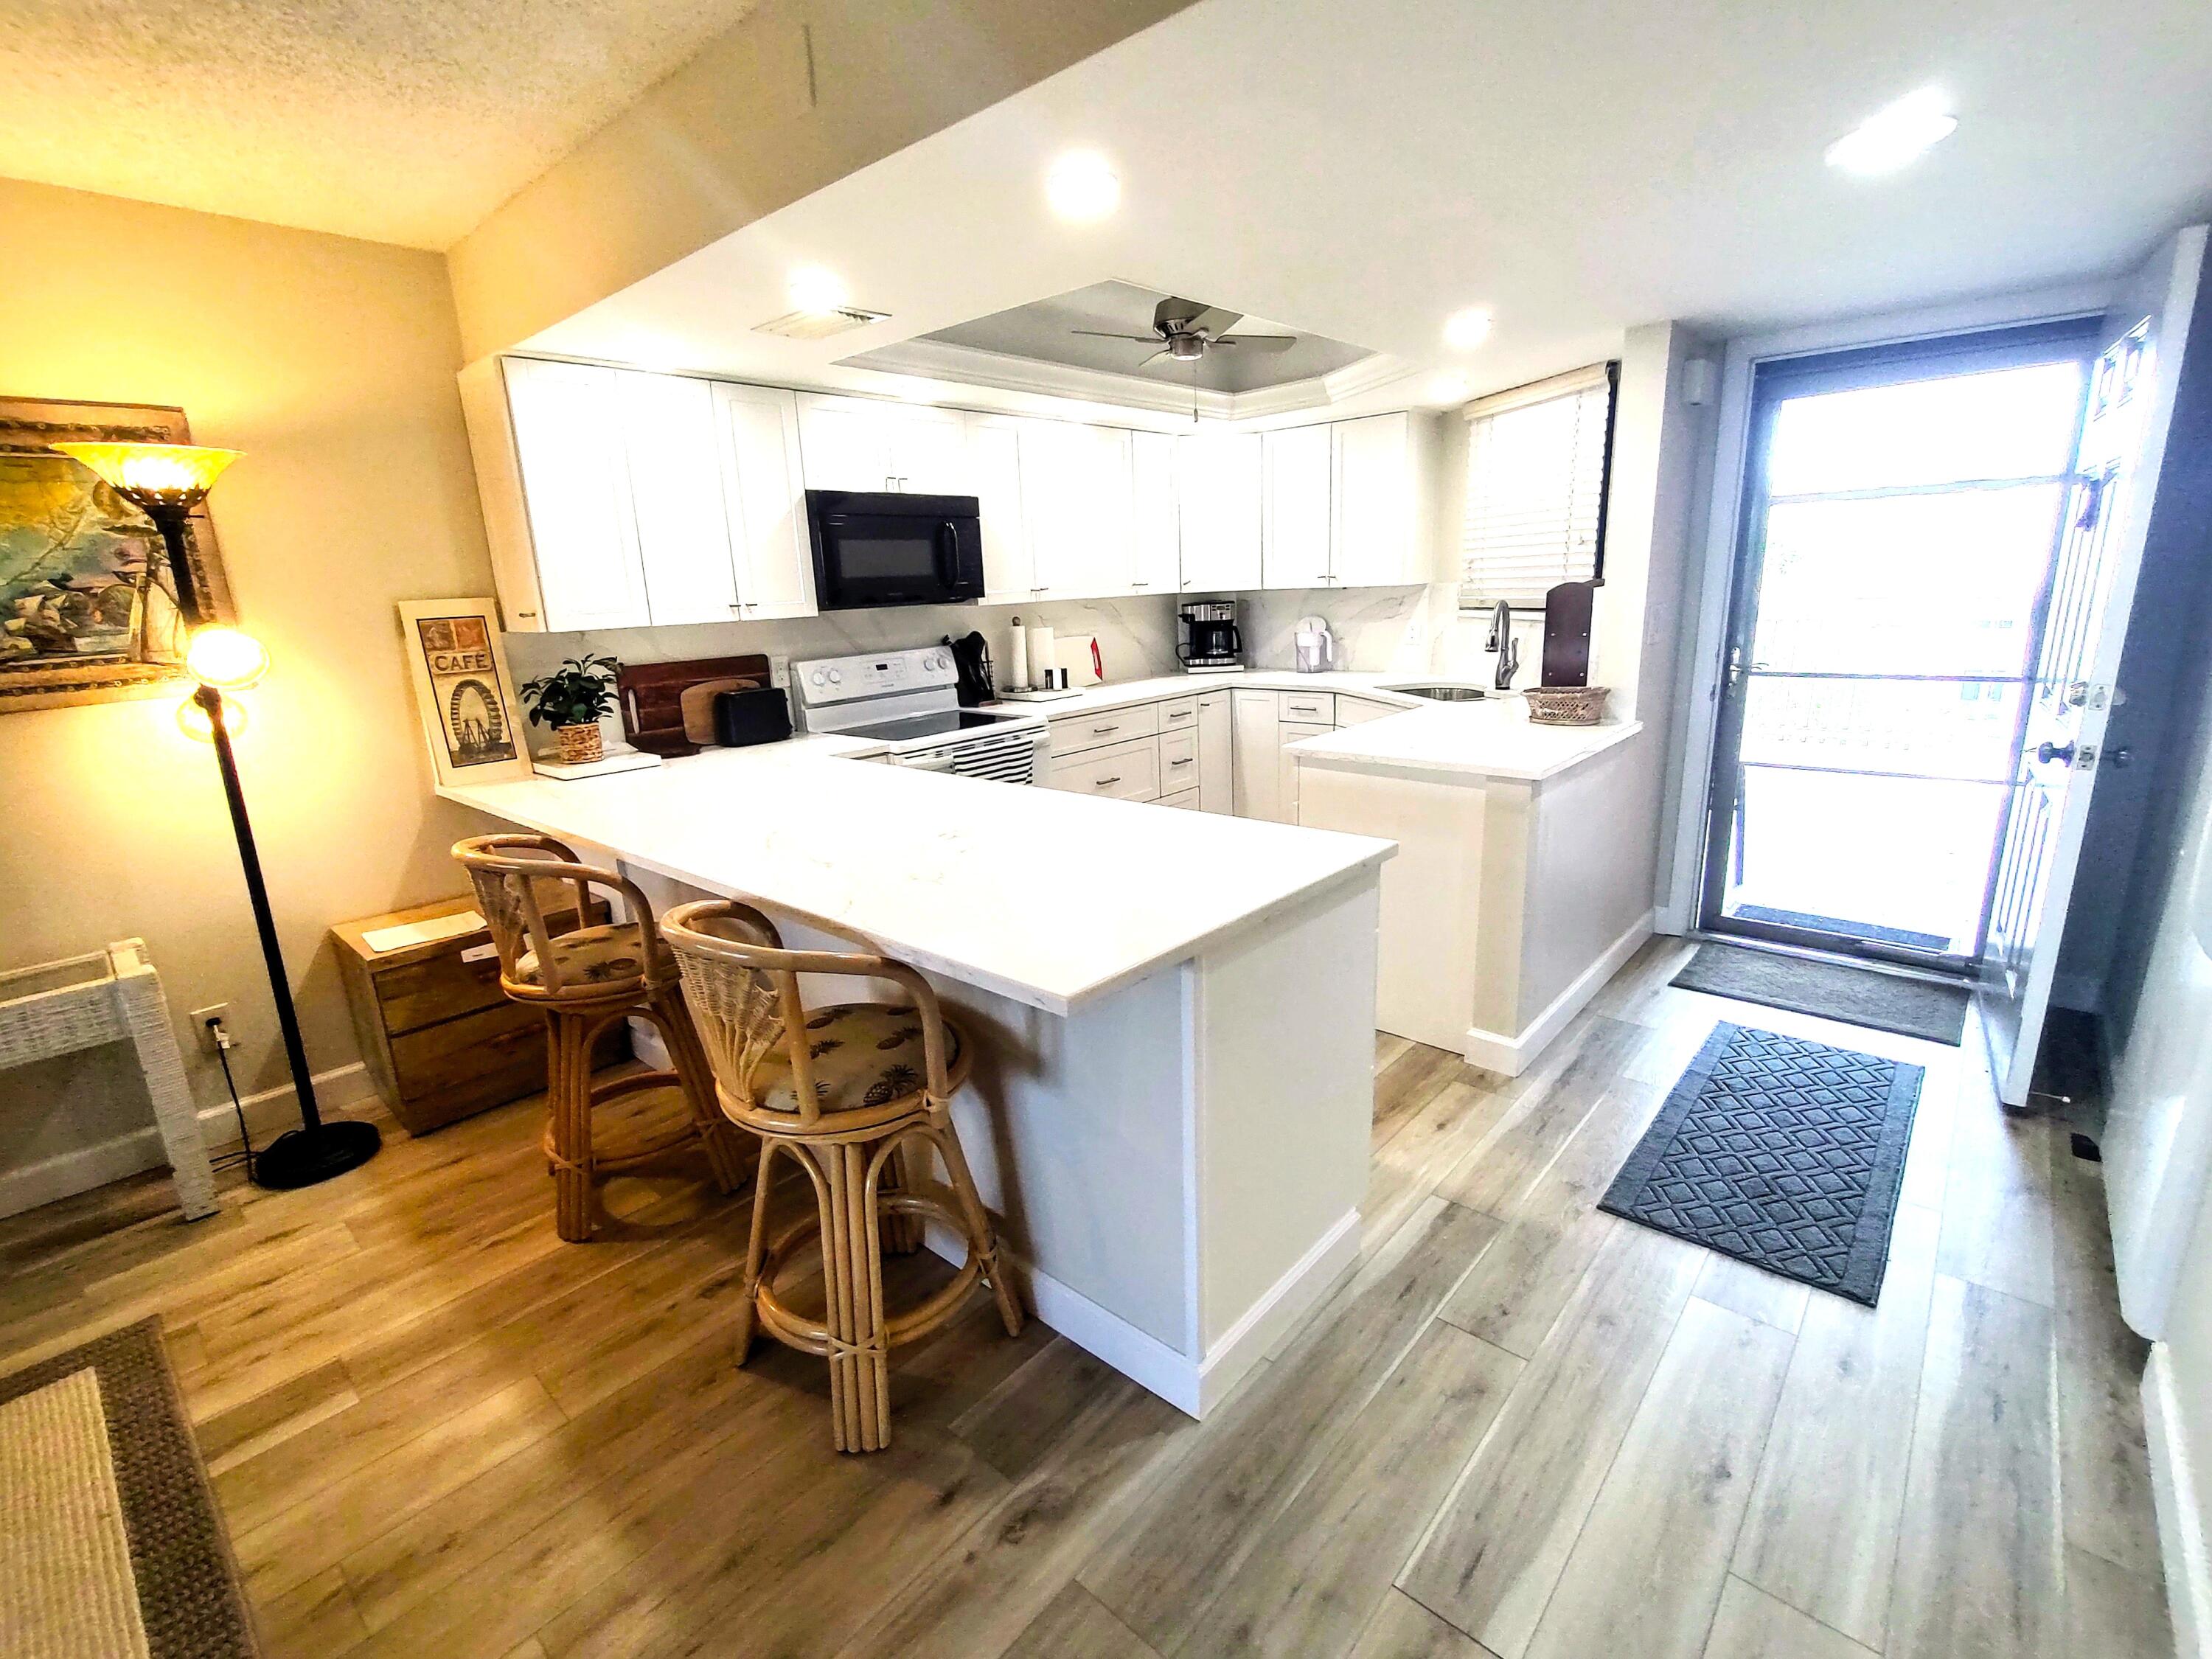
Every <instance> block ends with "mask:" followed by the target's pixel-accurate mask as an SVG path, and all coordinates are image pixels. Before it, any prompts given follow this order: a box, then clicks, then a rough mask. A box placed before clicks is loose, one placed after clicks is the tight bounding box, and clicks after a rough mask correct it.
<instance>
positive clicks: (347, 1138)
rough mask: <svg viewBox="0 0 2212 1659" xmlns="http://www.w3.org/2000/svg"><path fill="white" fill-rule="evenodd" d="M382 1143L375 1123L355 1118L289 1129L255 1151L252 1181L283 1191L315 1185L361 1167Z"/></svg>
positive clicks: (260, 1185) (261, 1185)
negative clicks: (307, 1127)
mask: <svg viewBox="0 0 2212 1659" xmlns="http://www.w3.org/2000/svg"><path fill="white" fill-rule="evenodd" d="M383 1145H384V1137H383V1136H382V1135H381V1134H380V1133H378V1132H377V1127H376V1125H374V1123H362V1122H361V1121H358V1120H355V1119H340V1120H339V1121H337V1122H333V1123H325V1124H322V1125H320V1126H319V1127H316V1128H313V1129H288V1130H286V1131H285V1132H284V1133H283V1134H281V1135H278V1136H277V1137H276V1139H274V1140H272V1141H270V1143H269V1145H268V1146H266V1147H264V1149H263V1150H262V1151H261V1152H259V1153H258V1154H256V1155H255V1157H254V1159H253V1182H254V1184H255V1185H256V1186H258V1187H274V1188H277V1189H278V1190H280V1191H285V1190H289V1189H290V1188H294V1187H312V1186H313V1185H314V1184H315V1183H316V1182H319V1181H328V1180H329V1179H331V1176H342V1175H343V1174H345V1172H346V1171H347V1170H358V1169H359V1168H361V1166H362V1164H366V1163H368V1160H369V1159H371V1158H374V1157H375V1156H376V1154H377V1150H378V1148H380V1146H383Z"/></svg>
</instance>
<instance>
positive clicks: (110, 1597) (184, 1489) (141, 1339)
mask: <svg viewBox="0 0 2212 1659" xmlns="http://www.w3.org/2000/svg"><path fill="white" fill-rule="evenodd" d="M256 1651H257V1649H256V1647H255V1645H254V1640H253V1624H252V1618H251V1616H250V1615H249V1614H248V1613H247V1611H246V1598H245V1595H244V1594H243V1592H242V1591H241V1590H240V1586H239V1578H238V1569H237V1565H236V1564H235V1562H234V1560H233V1559H232V1557H231V1553H230V1541H229V1540H228V1538H227V1537H226V1536H225V1535H224V1533H223V1529H222V1516H221V1513H220V1512H219V1511H218V1510H216V1502H215V1493H214V1492H213V1491H212V1490H211V1489H210V1486H209V1485H208V1478H207V1469H206V1468H205V1466H204V1465H203V1464H202V1463H201V1462H200V1455H199V1447H198V1445H197V1443H195V1442H194V1440H193V1438H192V1431H191V1423H190V1421H189V1420H188V1419H186V1417H185V1410H184V1403H183V1401H182V1400H181V1399H180V1398H179V1395H178V1393H177V1384H176V1379H175V1377H174V1376H172V1375H171V1374H170V1370H169V1363H168V1359H167V1356H166V1355H164V1354H163V1353H162V1352H161V1321H160V1320H159V1319H157V1318H156V1319H146V1320H143V1321H141V1322H139V1323H137V1324H136V1325H132V1326H130V1327H128V1328H125V1329H123V1330H119V1331H116V1332H113V1333H112V1334H109V1335H106V1336H103V1337H100V1338H98V1339H97V1340H94V1341H91V1342H88V1343H86V1344H84V1345H83V1346H82V1347H76V1348H72V1349H70V1351H69V1352H67V1353H64V1354H60V1355H58V1356H57V1357H55V1358H52V1359H49V1360H46V1361H44V1362H43V1363H41V1364H36V1365H33V1366H31V1367H30V1368H29V1369H28V1370H21V1371H17V1372H15V1373H14V1374H13V1375H12V1376H0V1654H5V1655H7V1656H9V1659H130V1656H143V1659H234V1656H240V1655H251V1654H253V1653H254V1652H256Z"/></svg>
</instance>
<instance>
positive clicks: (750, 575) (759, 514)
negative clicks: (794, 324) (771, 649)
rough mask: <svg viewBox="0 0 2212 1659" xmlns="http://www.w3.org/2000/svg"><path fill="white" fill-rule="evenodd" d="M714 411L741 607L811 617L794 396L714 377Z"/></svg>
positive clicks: (810, 567) (751, 613)
mask: <svg viewBox="0 0 2212 1659" xmlns="http://www.w3.org/2000/svg"><path fill="white" fill-rule="evenodd" d="M714 414H715V419H716V424H717V426H718V428H719V433H718V435H719V437H720V477H721V481H722V495H723V498H724V500H725V501H726V502H727V503H728V507H729V527H730V544H731V547H732V550H733V552H734V555H735V563H736V566H737V573H738V609H739V611H740V613H741V614H742V615H744V616H746V617H811V616H812V615H814V614H815V599H814V553H813V545H812V543H811V540H810V538H809V537H808V533H807V528H806V482H805V477H803V476H802V473H801V471H800V467H799V399H798V398H797V397H796V396H795V395H794V394H793V393H792V392H781V391H778V390H777V389H775V387H773V386H734V385H731V384H729V383H727V382H723V381H718V382H716V383H715V386H714ZM654 614H655V618H656V620H657V619H658V617H659V612H658V610H657V609H656V611H655V613H654Z"/></svg>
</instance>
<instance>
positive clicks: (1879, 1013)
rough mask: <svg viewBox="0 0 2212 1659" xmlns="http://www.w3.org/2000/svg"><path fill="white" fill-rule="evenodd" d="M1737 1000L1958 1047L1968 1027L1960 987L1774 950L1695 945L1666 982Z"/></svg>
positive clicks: (1964, 1000) (1964, 998)
mask: <svg viewBox="0 0 2212 1659" xmlns="http://www.w3.org/2000/svg"><path fill="white" fill-rule="evenodd" d="M1668 983H1669V984H1672V985H1678V986H1680V987H1681V988H1682V989H1683V990H1685V991H1705V992H1710V993H1711V994H1712V995H1714V996H1717V997H1734V998H1735V999H1736V1000H1738V1001H1739V1002H1763V1003H1765V1005H1766V1006H1768V1007H1770V1008H1788V1009H1790V1010H1792V1011H1793V1012H1796V1013H1801V1014H1818V1015H1820V1017H1821V1018H1824V1019H1840V1020H1842V1021H1844V1023H1845V1024H1851V1025H1863V1026H1866V1027H1868V1028H1869V1030H1876V1031H1894V1032H1896V1033H1897V1034H1898V1035H1899V1036H1914V1037H1925V1038H1926V1039H1927V1040H1928V1041H1929V1042H1948V1043H1949V1044H1950V1045H1951V1046H1952V1047H1953V1048H1957V1047H1958V1046H1959V1039H1960V1036H1961V1035H1962V1034H1963V1033H1964V1032H1965V1030H1966V987H1963V986H1958V985H1935V984H1931V983H1929V981H1926V980H1923V979H1907V978H1905V976H1903V975H1899V974H1884V973H1880V972H1877V971H1875V969H1871V968H1858V967H1854V966H1852V965H1851V964H1850V963H1842V962H1816V961H1813V960H1810V959H1809V958H1807V957H1790V956H1784V955H1782V954H1781V953H1779V952H1778V951H1747V950H1743V949H1741V948H1739V947H1738V946H1735V945H1699V947H1698V953H1697V955H1695V956H1693V957H1691V958H1690V960H1689V962H1688V963H1687V964H1686V966H1685V967H1684V968H1683V969H1682V971H1681V972H1680V973H1679V974H1677V975H1674V978H1673V979H1672V980H1670V981H1668Z"/></svg>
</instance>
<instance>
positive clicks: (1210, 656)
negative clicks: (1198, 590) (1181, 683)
mask: <svg viewBox="0 0 2212 1659" xmlns="http://www.w3.org/2000/svg"><path fill="white" fill-rule="evenodd" d="M1176 659H1177V660H1178V661H1180V662H1181V663H1182V666H1183V671H1184V672H1185V673H1188V674H1231V673H1234V672H1236V671H1237V670H1238V669H1240V668H1242V667H1243V666H1244V635H1243V634H1242V633H1240V632H1239V631H1238V630H1237V601H1236V600H1234V599H1200V600H1199V601H1198V602H1197V603H1195V604H1194V605H1185V606H1183V607H1182V610H1180V611H1176Z"/></svg>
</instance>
